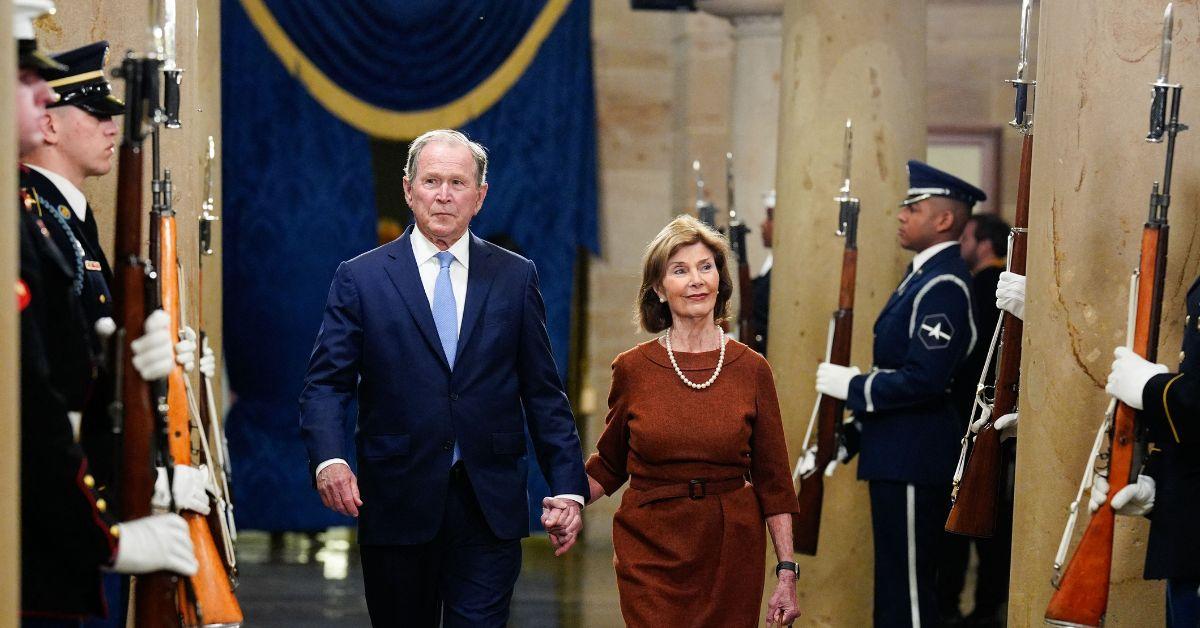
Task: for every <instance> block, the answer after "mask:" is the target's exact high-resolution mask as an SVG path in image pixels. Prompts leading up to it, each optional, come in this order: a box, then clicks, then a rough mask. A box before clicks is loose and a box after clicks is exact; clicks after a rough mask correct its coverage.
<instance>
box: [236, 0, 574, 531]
mask: <svg viewBox="0 0 1200 628" xmlns="http://www.w3.org/2000/svg"><path fill="white" fill-rule="evenodd" d="M554 1H555V0H528V1H517V0H353V1H350V0H342V1H339V2H328V0H222V4H221V15H222V18H221V19H222V32H221V48H222V50H221V59H222V89H223V92H222V108H223V109H222V118H223V143H224V146H223V151H222V154H223V164H224V169H223V189H224V217H223V229H224V231H223V236H224V237H223V242H224V247H225V248H224V260H223V261H224V282H225V296H224V300H225V312H224V323H225V347H224V349H225V357H226V363H227V366H228V369H229V385H230V388H231V390H232V393H233V395H232V397H231V402H232V403H231V405H230V408H229V416H228V419H227V430H228V433H229V441H230V450H231V457H232V459H233V466H234V468H233V472H234V492H235V495H236V497H237V508H238V522H239V525H241V526H243V527H246V528H253V529H266V530H313V529H320V528H324V527H326V526H329V525H339V524H347V523H349V522H348V521H346V520H344V519H343V518H341V517H338V516H336V515H334V514H333V513H331V512H330V511H328V510H326V509H325V508H324V507H323V506H322V505H321V503H320V499H319V498H318V497H317V495H316V493H315V491H313V490H312V480H311V478H310V477H309V475H308V472H307V457H306V454H305V452H304V448H303V445H302V444H301V442H300V439H299V434H298V428H297V413H298V410H297V397H298V395H299V392H300V387H301V385H302V380H303V376H304V370H305V366H306V364H307V360H308V354H309V352H310V351H311V349H312V342H313V339H314V338H315V336H316V331H317V327H318V326H319V324H320V320H321V312H322V309H323V306H324V301H325V296H326V293H327V291H328V288H329V282H330V280H331V278H332V276H333V272H334V270H335V269H336V268H337V264H338V263H339V262H340V261H342V260H345V259H349V258H351V257H354V256H355V255H358V254H359V253H362V252H363V251H366V250H369V249H371V248H373V247H375V246H376V244H377V242H376V208H375V201H374V199H375V196H374V179H373V177H374V174H373V173H372V162H371V151H370V147H369V139H370V137H369V135H368V132H366V131H364V130H363V129H364V128H367V129H369V128H371V120H366V121H365V122H364V119H363V118H355V119H350V118H348V117H347V116H346V115H345V113H344V111H334V110H331V109H330V108H329V107H327V106H325V104H323V103H325V102H326V101H323V100H321V98H320V97H319V96H320V94H318V93H316V92H315V91H314V89H315V88H314V87H313V85H312V84H311V83H306V82H305V81H304V80H303V78H304V75H305V70H303V69H302V68H301V67H300V66H299V65H298V64H292V65H285V63H284V62H283V61H281V59H283V58H284V57H282V56H281V55H280V52H279V48H278V41H280V37H279V33H277V32H272V31H270V30H269V29H267V30H265V31H264V27H263V26H262V24H261V23H259V22H255V21H254V20H253V19H252V18H251V14H252V13H253V11H252V9H253V10H255V11H258V12H259V13H258V15H260V16H261V15H262V10H263V9H264V8H265V10H267V11H269V13H270V15H271V17H272V18H273V19H274V21H275V23H277V25H278V27H279V29H281V30H282V32H283V33H284V34H285V36H286V38H287V39H288V40H289V41H290V43H291V45H293V46H294V49H296V50H298V51H299V54H301V55H302V56H303V58H304V59H306V60H307V62H309V63H311V66H312V67H314V68H316V70H317V71H319V72H320V73H322V74H323V75H324V76H325V77H327V78H328V80H329V81H331V82H332V83H334V84H336V86H337V87H338V88H340V89H341V90H343V91H344V92H345V93H347V94H349V97H350V98H352V99H356V100H357V101H360V102H362V103H364V104H365V105H367V106H368V107H369V108H373V110H375V111H385V112H400V113H406V112H421V111H427V110H436V109H437V108H439V107H443V106H445V105H447V103H452V102H454V101H456V100H458V101H461V100H462V99H464V98H466V99H468V100H470V99H471V98H472V94H474V93H476V92H478V91H479V90H478V89H477V88H478V87H479V85H480V84H481V83H483V82H484V81H485V80H487V79H488V78H489V77H490V76H492V75H493V74H494V73H496V72H497V70H498V68H501V67H502V64H503V63H504V62H505V60H506V59H507V58H509V56H510V54H512V53H513V51H514V49H517V48H518V46H519V45H520V42H521V41H523V40H525V39H527V38H528V33H529V32H530V30H531V28H533V25H535V24H536V23H537V19H538V16H539V15H542V14H543V12H544V11H545V10H546V9H547V6H548V2H554ZM272 37H273V38H274V40H273V41H272V39H271V38H272ZM293 61H294V60H293ZM289 63H291V62H289ZM468 105H470V103H468ZM475 109H476V110H477V111H478V113H476V114H473V115H471V116H469V118H468V119H464V120H463V121H462V123H461V124H460V125H459V128H460V129H461V130H462V131H464V132H465V133H467V134H468V135H469V136H470V137H472V138H473V139H475V140H477V141H480V142H481V143H482V144H483V145H484V146H486V147H487V148H488V151H489V154H490V159H491V162H490V164H491V165H490V170H489V175H488V178H489V182H490V190H489V193H488V199H487V201H486V203H485V204H484V208H483V211H482V212H481V213H480V214H479V216H478V217H477V218H476V219H475V221H474V223H473V225H472V229H473V230H474V232H475V233H476V234H478V235H480V236H482V237H485V238H487V237H491V236H496V235H499V234H506V235H508V236H509V237H511V238H512V239H513V241H515V243H516V245H517V246H518V247H519V248H520V249H521V251H522V253H523V254H524V255H526V256H527V257H529V258H530V259H532V260H533V261H534V262H535V263H536V264H537V267H538V272H539V273H540V275H541V281H542V291H543V296H544V297H545V301H546V305H547V318H548V326H549V330H550V337H551V343H552V345H553V349H554V353H555V359H556V360H557V362H558V366H559V370H560V373H561V374H563V375H564V377H565V373H566V365H567V358H568V356H567V349H568V341H569V336H570V330H569V322H570V304H571V296H572V279H573V273H574V264H575V256H576V253H577V251H578V250H579V248H580V247H585V248H588V249H590V250H592V251H596V250H597V246H598V243H597V233H596V203H597V201H596V154H595V153H596V147H595V110H594V98H593V84H592V67H591V44H590V5H589V2H588V1H587V0H573V1H571V2H569V4H567V5H566V8H565V10H563V11H562V12H561V15H560V16H558V18H557V20H556V21H554V22H553V23H552V27H551V30H549V32H548V33H547V34H546V35H545V37H544V40H542V41H541V43H540V47H538V48H537V49H536V54H535V55H534V56H533V58H532V59H531V60H530V61H529V62H528V64H527V65H525V66H524V68H523V71H522V72H521V73H520V75H519V77H517V78H516V79H515V81H514V82H512V83H511V85H510V86H508V87H507V89H506V90H505V91H503V93H502V95H500V96H499V98H498V99H497V100H495V101H494V103H490V106H487V107H483V106H479V107H475ZM376 128H377V127H376ZM422 130H427V129H422ZM393 131H394V129H393V130H388V133H389V134H391V135H392V136H395V133H393ZM415 135H416V133H412V134H411V136H415ZM386 176H396V177H399V176H402V173H386ZM346 420H347V425H348V426H352V425H353V423H354V420H355V417H354V413H353V412H351V413H349V414H348V415H347V417H346ZM349 431H350V430H349V428H348V433H349ZM348 441H349V438H348ZM530 466H531V468H533V469H536V465H535V464H531V465H530ZM545 491H546V488H545V483H544V480H542V479H541V477H540V473H538V472H536V471H535V472H533V473H531V479H530V502H531V514H530V524H531V527H533V526H535V525H536V513H537V512H538V511H539V510H540V500H541V496H542V495H544V494H545Z"/></svg>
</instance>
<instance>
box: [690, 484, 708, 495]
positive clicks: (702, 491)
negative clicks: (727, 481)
mask: <svg viewBox="0 0 1200 628" xmlns="http://www.w3.org/2000/svg"><path fill="white" fill-rule="evenodd" d="M707 484H708V480H691V481H689V482H688V499H704V496H705V495H707V494H708V490H707V489H706V485H707ZM696 487H700V492H699V493H697V492H696Z"/></svg>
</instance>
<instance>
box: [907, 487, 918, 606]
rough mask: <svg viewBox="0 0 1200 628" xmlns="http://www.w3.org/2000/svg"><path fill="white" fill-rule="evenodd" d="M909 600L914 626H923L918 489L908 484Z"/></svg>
mask: <svg viewBox="0 0 1200 628" xmlns="http://www.w3.org/2000/svg"><path fill="white" fill-rule="evenodd" d="M908 601H909V604H910V605H911V606H912V625H913V628H921V605H920V603H919V600H918V595H917V489H916V487H915V486H913V485H912V484H909V485H908Z"/></svg>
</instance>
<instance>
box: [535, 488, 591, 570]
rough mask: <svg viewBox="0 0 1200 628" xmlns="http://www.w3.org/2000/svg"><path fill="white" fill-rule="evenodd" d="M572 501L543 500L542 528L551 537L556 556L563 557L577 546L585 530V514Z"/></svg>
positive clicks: (552, 498) (549, 498)
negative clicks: (580, 535) (580, 534)
mask: <svg viewBox="0 0 1200 628" xmlns="http://www.w3.org/2000/svg"><path fill="white" fill-rule="evenodd" d="M580 511H581V508H580V507H579V503H578V502H576V501H575V500H572V499H567V498H555V497H546V498H544V499H542V527H543V528H545V529H546V532H547V533H548V534H549V535H550V543H551V544H552V545H553V546H554V555H555V556H562V555H563V554H566V553H567V550H569V549H571V546H572V545H575V541H577V540H578V539H579V531H580V530H582V529H583V513H582V512H580Z"/></svg>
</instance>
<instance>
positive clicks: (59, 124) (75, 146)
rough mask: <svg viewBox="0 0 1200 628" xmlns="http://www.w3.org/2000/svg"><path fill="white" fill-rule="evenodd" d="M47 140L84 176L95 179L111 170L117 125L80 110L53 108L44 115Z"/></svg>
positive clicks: (104, 117) (106, 118) (67, 107)
mask: <svg viewBox="0 0 1200 628" xmlns="http://www.w3.org/2000/svg"><path fill="white" fill-rule="evenodd" d="M46 118H47V119H48V120H49V126H48V128H47V133H46V135H47V141H49V142H52V143H54V144H55V146H57V148H58V151H59V152H60V154H62V156H63V157H64V158H65V159H66V160H67V162H68V163H69V164H70V165H72V166H74V167H75V168H77V169H78V174H80V175H81V176H83V177H98V176H102V175H105V174H108V171H109V170H111V169H112V156H113V150H114V149H115V147H116V143H117V123H116V122H115V121H113V119H112V118H111V117H109V116H103V117H97V116H95V115H92V114H90V113H88V112H86V111H84V110H83V109H80V108H79V107H71V106H66V107H56V108H54V109H49V110H47V112H46Z"/></svg>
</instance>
